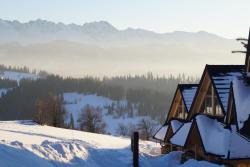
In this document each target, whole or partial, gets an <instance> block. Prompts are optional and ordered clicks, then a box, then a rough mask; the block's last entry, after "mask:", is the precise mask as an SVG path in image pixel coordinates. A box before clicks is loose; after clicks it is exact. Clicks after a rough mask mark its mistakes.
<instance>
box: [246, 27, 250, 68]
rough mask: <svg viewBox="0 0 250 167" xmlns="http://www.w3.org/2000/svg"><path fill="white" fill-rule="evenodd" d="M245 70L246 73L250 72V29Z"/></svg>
mask: <svg viewBox="0 0 250 167" xmlns="http://www.w3.org/2000/svg"><path fill="white" fill-rule="evenodd" d="M245 69H246V72H250V29H249V34H248V43H247V52H246V60H245Z"/></svg>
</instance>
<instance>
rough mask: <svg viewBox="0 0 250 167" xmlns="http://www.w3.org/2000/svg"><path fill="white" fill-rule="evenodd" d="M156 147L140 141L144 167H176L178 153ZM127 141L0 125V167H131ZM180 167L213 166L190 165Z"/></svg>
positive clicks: (9, 123) (26, 124) (30, 125)
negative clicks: (166, 152)
mask: <svg viewBox="0 0 250 167" xmlns="http://www.w3.org/2000/svg"><path fill="white" fill-rule="evenodd" d="M158 153H159V145H156V144H155V143H152V142H142V141H140V164H141V166H143V167H152V166H154V167H167V166H171V167H175V166H179V162H180V156H181V152H173V153H171V154H168V155H165V156H157V157H156V156H155V155H157V154H158ZM131 157H132V153H131V151H130V139H129V138H120V137H113V136H108V135H100V134H93V133H86V132H81V131H75V130H67V129H61V128H55V127H49V126H40V125H37V124H35V123H33V122H31V121H6V122H3V121H2V122H0V164H1V165H0V166H1V167H33V166H36V167H61V166H63V167H83V166H84V167H105V166H109V167H117V166H119V167H130V166H131V164H132V159H131ZM183 166H186V167H187V166H215V165H213V164H209V163H207V162H196V161H193V160H191V161H189V162H187V164H184V165H183Z"/></svg>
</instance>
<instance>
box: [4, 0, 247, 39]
mask: <svg viewBox="0 0 250 167" xmlns="http://www.w3.org/2000/svg"><path fill="white" fill-rule="evenodd" d="M0 18H2V19H8V20H19V21H21V22H27V21H29V20H35V19H37V18H41V19H46V20H49V21H54V22H63V23H76V24H83V23H85V22H92V21H99V20H105V21H108V22H110V23H111V24H113V25H114V26H115V27H117V28H118V29H125V28H127V27H134V28H144V29H148V30H153V31H156V32H171V31H175V30H179V31H199V30H205V31H208V32H211V33H216V34H218V35H222V36H225V37H229V38H235V37H238V36H247V34H248V30H249V26H250V0H0Z"/></svg>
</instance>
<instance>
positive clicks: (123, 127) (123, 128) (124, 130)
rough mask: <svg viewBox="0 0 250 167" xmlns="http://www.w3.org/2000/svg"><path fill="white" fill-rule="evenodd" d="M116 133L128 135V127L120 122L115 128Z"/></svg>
mask: <svg viewBox="0 0 250 167" xmlns="http://www.w3.org/2000/svg"><path fill="white" fill-rule="evenodd" d="M116 133H117V134H118V135H121V136H128V127H127V126H126V125H124V124H123V123H120V124H119V125H118V127H117V129H116Z"/></svg>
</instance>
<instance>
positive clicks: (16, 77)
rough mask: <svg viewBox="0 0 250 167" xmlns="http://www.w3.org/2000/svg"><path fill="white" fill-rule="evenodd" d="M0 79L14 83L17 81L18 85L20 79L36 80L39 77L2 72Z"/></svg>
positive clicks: (21, 73)
mask: <svg viewBox="0 0 250 167" xmlns="http://www.w3.org/2000/svg"><path fill="white" fill-rule="evenodd" d="M0 78H1V79H9V80H14V81H17V83H18V84H19V82H20V81H21V80H22V79H30V80H36V79H38V78H39V76H38V75H36V74H31V73H24V72H15V71H4V72H3V73H0Z"/></svg>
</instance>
